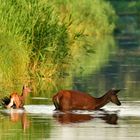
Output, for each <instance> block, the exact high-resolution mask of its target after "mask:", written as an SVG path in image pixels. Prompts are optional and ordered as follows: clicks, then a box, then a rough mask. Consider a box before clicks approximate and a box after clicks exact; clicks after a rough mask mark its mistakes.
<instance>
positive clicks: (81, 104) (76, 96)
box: [53, 89, 121, 111]
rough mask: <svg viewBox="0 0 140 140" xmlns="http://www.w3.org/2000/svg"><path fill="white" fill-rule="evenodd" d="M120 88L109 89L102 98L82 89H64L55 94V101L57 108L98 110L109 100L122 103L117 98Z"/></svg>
mask: <svg viewBox="0 0 140 140" xmlns="http://www.w3.org/2000/svg"><path fill="white" fill-rule="evenodd" d="M119 91H120V90H114V89H111V90H109V91H108V92H107V93H106V94H104V95H103V96H102V97H100V98H95V97H92V96H91V95H89V94H85V93H83V92H80V91H74V90H62V91H59V92H58V93H57V94H56V95H54V96H53V103H54V105H55V108H56V110H61V111H66V110H97V109H100V108H101V107H103V106H104V105H106V104H107V103H108V102H110V101H111V102H113V103H115V104H117V105H121V103H120V101H119V100H118V98H117V94H116V93H117V92H119Z"/></svg>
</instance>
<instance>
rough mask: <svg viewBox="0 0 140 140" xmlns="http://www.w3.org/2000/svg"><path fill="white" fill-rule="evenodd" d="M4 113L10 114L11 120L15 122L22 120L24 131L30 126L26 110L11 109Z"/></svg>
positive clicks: (5, 114)
mask: <svg viewBox="0 0 140 140" xmlns="http://www.w3.org/2000/svg"><path fill="white" fill-rule="evenodd" d="M2 114H3V115H4V116H7V115H8V116H9V118H10V121H11V122H13V123H19V122H21V126H22V129H23V131H24V132H25V131H26V129H27V128H28V127H29V120H28V119H27V114H26V112H25V111H24V110H16V109H11V110H10V112H8V113H6V112H4V113H2Z"/></svg>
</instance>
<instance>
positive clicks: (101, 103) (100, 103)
mask: <svg viewBox="0 0 140 140" xmlns="http://www.w3.org/2000/svg"><path fill="white" fill-rule="evenodd" d="M109 102H110V99H109V94H108V93H106V94H105V95H103V96H102V97H100V98H96V109H100V108H101V107H103V106H104V105H106V104H107V103H109Z"/></svg>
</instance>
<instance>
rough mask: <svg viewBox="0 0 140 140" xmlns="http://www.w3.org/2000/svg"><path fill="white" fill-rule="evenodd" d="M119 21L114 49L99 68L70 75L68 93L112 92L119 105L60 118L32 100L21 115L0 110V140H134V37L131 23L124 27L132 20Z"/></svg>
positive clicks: (138, 79)
mask: <svg viewBox="0 0 140 140" xmlns="http://www.w3.org/2000/svg"><path fill="white" fill-rule="evenodd" d="M123 16H124V17H123ZM120 18H121V20H120V21H121V24H124V25H123V26H124V27H123V30H121V31H119V32H117V35H115V41H114V42H115V49H111V47H110V46H109V45H108V46H109V48H108V49H109V54H108V55H107V56H106V57H104V60H103V59H100V60H98V61H100V62H99V63H101V64H102V67H101V66H99V67H98V66H97V65H96V66H95V65H91V64H90V63H88V64H87V65H85V73H86V72H87V71H90V72H88V74H84V76H83V73H84V71H82V72H81V73H80V74H78V76H76V75H75V76H74V78H73V82H72V85H73V89H77V90H81V91H85V92H88V93H90V94H92V95H93V96H100V95H102V94H103V92H105V91H107V90H108V89H110V88H112V87H115V88H119V89H121V91H120V93H119V98H120V101H121V102H122V105H121V106H116V105H114V104H112V103H109V104H108V105H106V106H105V107H103V109H102V110H100V111H80V110H79V111H72V112H67V113H62V112H55V111H54V106H53V105H48V104H45V102H47V101H48V98H45V97H40V98H38V97H33V98H32V99H31V102H30V104H27V105H25V110H24V111H23V110H6V109H1V110H0V140H22V139H23V140H30V139H33V140H46V139H47V140H86V139H87V140H93V139H95V140H132V139H133V140H139V139H140V93H139V91H140V74H139V72H140V42H139V37H140V36H139V34H138V32H136V30H137V28H136V27H137V26H136V24H129V22H133V21H135V18H136V15H135V16H133V17H132V15H131V16H129V15H122V17H120ZM126 19H127V24H125V22H124V21H125V20H126ZM108 40H109V39H108ZM101 44H105V43H101ZM101 47H102V48H103V46H101ZM105 47H106V46H105ZM100 52H101V56H102V55H104V52H103V53H102V50H100ZM91 55H92V54H91ZM93 55H94V54H93ZM89 57H90V56H89ZM93 58H94V57H93ZM93 58H92V57H91V59H93ZM81 61H82V60H81ZM93 61H94V59H93ZM99 63H98V62H97V63H96V64H99ZM93 67H94V68H93ZM93 69H94V70H93ZM92 70H93V71H92ZM37 103H39V104H37Z"/></svg>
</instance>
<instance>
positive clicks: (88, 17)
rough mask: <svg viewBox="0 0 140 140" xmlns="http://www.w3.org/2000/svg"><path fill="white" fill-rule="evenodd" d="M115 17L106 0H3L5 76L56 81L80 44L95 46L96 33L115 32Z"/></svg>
mask: <svg viewBox="0 0 140 140" xmlns="http://www.w3.org/2000/svg"><path fill="white" fill-rule="evenodd" d="M114 17H115V13H114V10H113V9H112V7H111V6H110V4H109V3H108V2H106V1H104V0H81V1H80V3H79V1H78V0H76V1H75V0H71V1H70V0H65V1H62V0H52V1H50V0H47V1H45V0H0V61H1V67H0V72H1V74H0V77H1V81H0V82H3V81H4V80H5V81H7V83H6V84H4V85H5V86H6V85H8V84H12V83H13V84H15V83H18V84H22V83H25V82H28V80H29V77H30V79H33V81H34V80H35V79H37V82H38V85H42V84H43V83H44V81H45V83H47V85H49V87H52V86H50V84H48V83H51V85H56V83H57V82H58V81H59V79H60V78H61V77H63V75H64V73H65V74H67V73H66V72H67V71H68V70H69V69H70V67H71V66H72V65H73V63H74V62H73V61H72V60H76V59H75V50H76V51H77V53H78V52H79V50H80V49H83V48H84V49H85V52H89V51H90V52H91V50H92V52H94V49H93V48H94V46H95V45H93V44H94V42H93V39H92V38H93V37H94V38H96V37H98V38H99V37H101V36H102V35H104V34H110V33H111V32H112V30H113V28H114ZM79 55H82V54H79ZM79 58H80V57H79ZM19 79H20V80H19ZM70 80H72V79H71V78H70ZM60 81H61V80H60ZM56 87H57V86H56Z"/></svg>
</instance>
